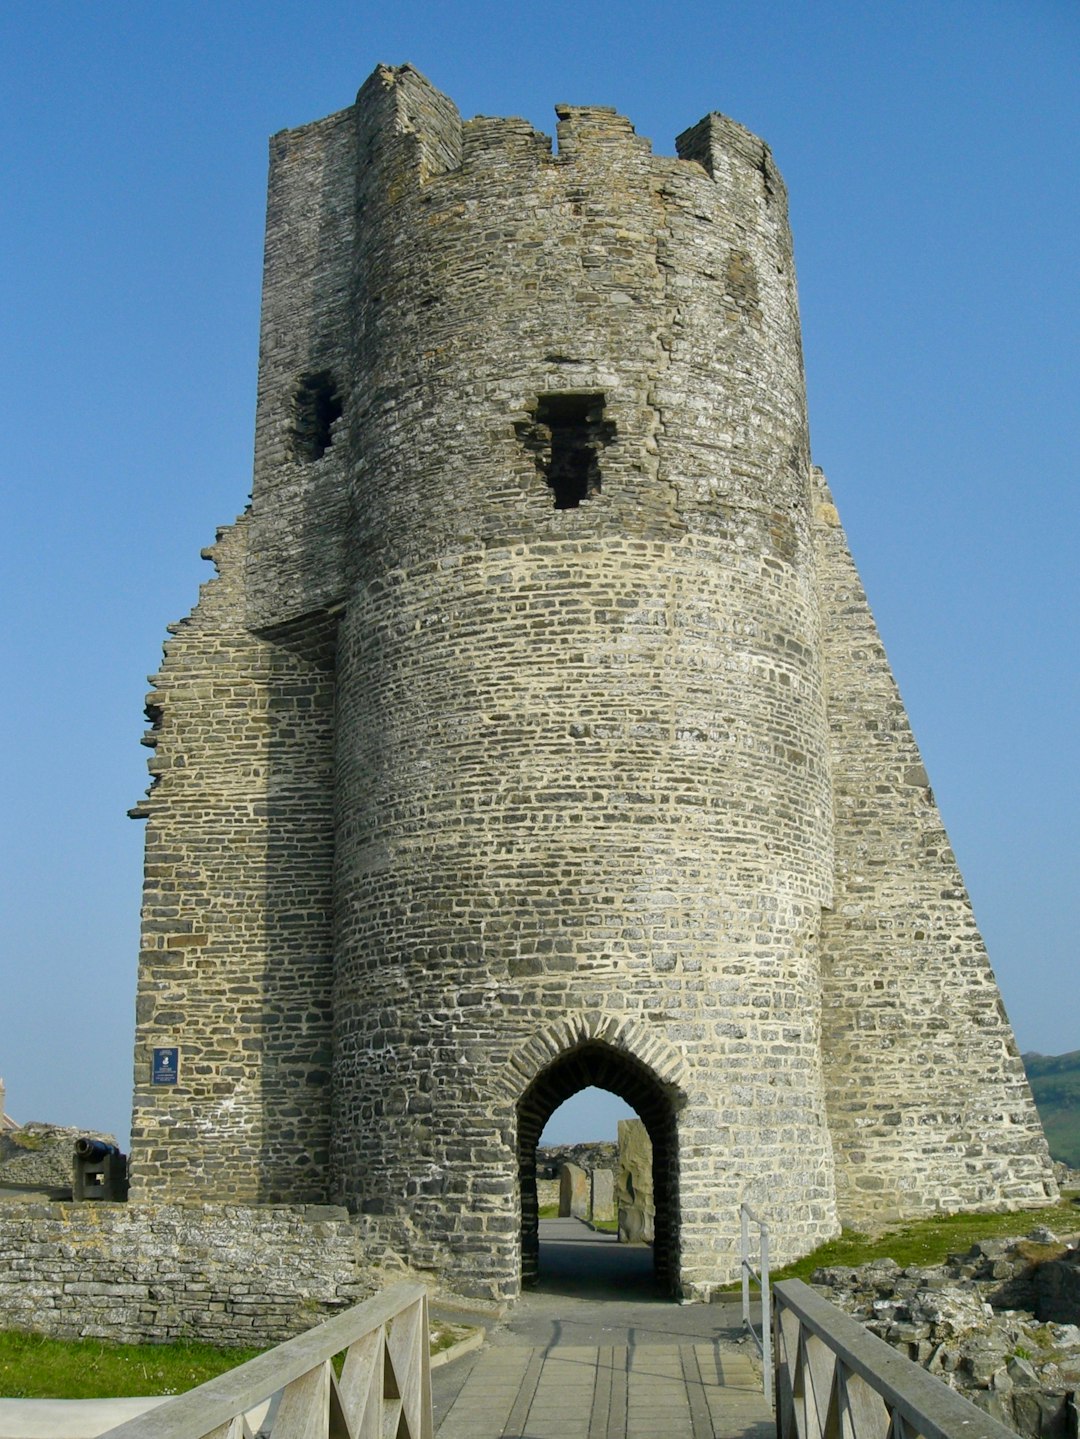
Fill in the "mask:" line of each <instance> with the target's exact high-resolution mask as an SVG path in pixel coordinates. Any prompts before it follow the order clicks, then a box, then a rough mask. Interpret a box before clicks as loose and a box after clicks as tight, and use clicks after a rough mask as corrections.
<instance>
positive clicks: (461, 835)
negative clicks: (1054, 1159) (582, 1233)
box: [132, 66, 1054, 1299]
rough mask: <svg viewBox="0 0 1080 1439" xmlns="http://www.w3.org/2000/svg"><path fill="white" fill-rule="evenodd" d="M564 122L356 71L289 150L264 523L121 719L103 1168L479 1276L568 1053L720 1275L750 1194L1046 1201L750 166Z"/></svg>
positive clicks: (776, 192) (776, 227)
mask: <svg viewBox="0 0 1080 1439" xmlns="http://www.w3.org/2000/svg"><path fill="white" fill-rule="evenodd" d="M558 117H559V124H558V149H557V153H553V149H552V146H551V142H550V140H549V139H548V138H547V137H545V136H543V135H540V134H538V133H537V132H536V131H534V130H533V129H532V128H531V127H530V126H529V125H528V124H526V123H525V122H523V121H519V120H503V119H490V118H478V119H475V120H472V121H466V122H463V121H462V119H461V117H460V116H459V115H458V113H457V111H456V109H455V107H454V106H453V104H452V102H451V101H450V100H448V99H447V98H446V97H445V96H443V95H440V94H439V93H438V92H437V91H436V90H435V89H434V88H433V87H432V86H431V85H429V84H428V82H427V81H426V80H424V78H423V77H422V76H420V75H419V74H418V73H417V72H416V71H415V70H413V69H411V68H410V67H408V66H404V67H400V68H398V69H387V68H384V67H380V68H379V69H378V70H377V71H376V72H375V74H374V75H372V77H371V78H370V79H369V80H368V82H367V83H366V84H365V85H364V87H363V89H362V90H361V92H360V94H359V96H358V97H357V101H356V103H355V105H353V106H351V107H350V108H349V109H347V110H344V111H342V112H341V113H340V114H337V115H333V116H330V117H328V118H327V119H325V120H320V121H318V122H316V123H314V124H312V125H307V126H304V127H302V128H300V129H298V130H293V131H288V132H285V133H283V134H280V135H278V136H275V137H274V139H273V140H272V142H271V173H270V192H269V205H268V215H267V239H266V270H265V284H264V305H263V322H262V336H261V348H260V369H259V394H258V412H257V421H256V455H255V482H254V492H253V499H252V504H251V508H250V511H249V512H247V513H246V514H245V515H244V516H242V517H241V519H240V520H238V521H237V523H236V524H235V525H234V526H232V527H231V528H229V529H226V530H223V531H221V532H219V536H218V540H217V543H216V544H215V545H214V546H213V547H212V549H211V551H209V552H208V553H209V554H210V556H211V557H212V558H213V560H214V562H215V565H216V567H217V577H216V578H215V579H213V580H211V581H210V582H209V583H208V584H206V585H205V586H204V587H203V590H202V592H201V595H200V599H199V603H198V605H197V606H196V608H195V610H194V611H193V613H192V614H191V616H190V617H189V618H188V619H187V620H185V621H183V622H182V623H181V624H179V625H177V626H173V627H172V628H173V637H172V639H171V640H170V641H169V642H168V644H167V646H166V654H165V659H164V662H163V664H162V667H161V670H160V672H159V674H158V675H157V676H155V679H154V683H155V685H156V688H155V690H154V692H153V693H152V694H151V695H150V697H149V701H148V714H149V715H150V718H151V720H152V722H153V729H152V731H151V732H150V734H148V735H147V737H146V738H147V741H148V743H150V744H151V746H152V747H154V750H155V754H154V759H153V761H152V763H151V770H152V772H153V774H154V785H153V787H152V789H151V792H150V794H149V796H148V798H147V800H146V801H145V802H144V803H143V804H142V805H140V806H139V807H138V808H137V811H136V812H137V813H138V814H140V815H144V816H146V817H147V819H148V827H147V852H146V883H145V894H144V910H143V947H142V953H141V960H140V978H139V995H138V1017H137V1018H138V1030H137V1040H136V1056H135V1070H136V1092H135V1122H134V1133H133V1141H132V1194H133V1197H135V1198H137V1199H141V1200H148V1199H156V1200H161V1199H165V1198H170V1197H172V1198H197V1199H216V1200H219V1201H228V1200H243V1201H245V1202H250V1201H255V1200H259V1201H278V1200H280V1201H290V1202H297V1201H301V1200H302V1201H319V1200H325V1199H327V1198H332V1199H334V1200H337V1201H340V1202H341V1203H343V1204H345V1205H346V1206H347V1207H348V1208H349V1209H350V1210H351V1211H355V1212H358V1213H361V1214H363V1215H365V1216H366V1218H367V1220H368V1223H369V1225H370V1226H371V1230H372V1232H373V1233H374V1232H376V1231H377V1233H378V1235H379V1242H380V1243H382V1244H384V1245H387V1246H390V1247H393V1248H395V1249H397V1250H398V1251H399V1252H400V1253H401V1254H402V1255H403V1256H405V1257H407V1259H408V1260H409V1262H410V1263H413V1264H416V1265H422V1266H425V1267H432V1268H435V1269H437V1270H439V1271H440V1272H442V1273H444V1274H445V1275H446V1276H447V1278H448V1280H449V1282H451V1283H453V1284H455V1285H457V1286H459V1287H460V1288H461V1289H463V1290H465V1291H466V1292H468V1293H470V1294H474V1295H476V1296H480V1297H488V1298H492V1299H499V1298H505V1297H509V1296H512V1295H513V1294H515V1293H516V1292H517V1289H518V1286H519V1284H520V1282H521V1276H522V1272H523V1268H524V1270H525V1272H526V1273H527V1272H528V1266H529V1264H530V1263H531V1262H532V1260H533V1259H534V1257H535V1233H536V1231H535V1215H536V1206H537V1190H536V1175H535V1154H534V1149H535V1142H536V1140H537V1139H538V1138H539V1134H540V1132H541V1131H542V1128H543V1124H544V1122H545V1121H546V1119H547V1117H548V1116H549V1115H550V1113H551V1112H552V1111H553V1109H554V1108H555V1107H556V1106H557V1104H558V1103H560V1102H562V1100H563V1099H565V1098H566V1097H568V1095H569V1094H570V1093H572V1092H574V1091H575V1090H577V1089H580V1088H582V1087H584V1086H586V1085H588V1084H591V1083H599V1084H601V1087H606V1088H608V1089H611V1090H613V1091H614V1092H616V1093H619V1094H621V1095H622V1097H623V1098H624V1099H626V1100H627V1102H628V1103H630V1104H631V1105H632V1106H633V1107H634V1108H635V1110H636V1112H637V1113H638V1114H639V1115H641V1117H642V1119H643V1120H644V1122H645V1124H646V1126H647V1128H648V1131H649V1134H650V1136H651V1138H652V1143H653V1148H654V1152H655V1157H656V1165H657V1175H658V1181H657V1185H656V1188H655V1191H654V1193H653V1196H652V1203H653V1205H654V1207H655V1214H654V1216H653V1221H652V1222H653V1224H654V1226H655V1254H656V1260H657V1265H658V1268H659V1269H660V1272H661V1273H662V1274H663V1275H664V1276H665V1277H666V1278H667V1279H668V1281H669V1282H670V1284H671V1285H672V1287H673V1288H677V1289H679V1290H681V1292H683V1293H684V1294H687V1295H695V1296H699V1297H706V1296H708V1294H709V1293H710V1292H711V1290H712V1289H713V1288H714V1287H715V1286H716V1285H717V1284H718V1283H722V1282H724V1281H727V1280H729V1279H731V1278H732V1277H733V1276H734V1274H735V1273H736V1269H737V1262H738V1261H737V1231H738V1223H737V1213H738V1203H739V1200H740V1199H742V1198H745V1199H747V1200H749V1201H750V1202H751V1203H753V1204H754V1205H755V1207H756V1208H757V1209H758V1210H759V1211H760V1212H761V1213H762V1215H763V1217H764V1218H765V1219H766V1220H768V1221H769V1223H770V1227H771V1230H772V1233H773V1234H774V1236H775V1240H776V1246H777V1254H776V1258H777V1260H778V1261H781V1262H782V1261H783V1260H786V1259H790V1258H794V1257H795V1256H796V1255H798V1254H800V1253H804V1252H806V1251H807V1250H808V1249H810V1248H811V1247H812V1246H813V1245H814V1244H816V1243H818V1242H819V1241H821V1240H823V1239H825V1238H826V1237H828V1236H830V1235H832V1234H833V1233H835V1232H836V1230H837V1227H838V1223H839V1219H840V1218H841V1217H844V1218H848V1219H852V1220H855V1221H858V1220H861V1219H864V1218H866V1217H868V1216H871V1217H873V1218H875V1219H881V1218H884V1217H888V1216H890V1215H894V1214H898V1215H906V1214H912V1213H915V1212H918V1211H920V1210H922V1209H928V1208H929V1209H941V1208H951V1209H963V1208H972V1207H975V1206H985V1205H997V1206H1001V1207H1005V1206H1010V1205H1011V1206H1023V1205H1026V1204H1034V1203H1038V1202H1041V1201H1042V1200H1043V1199H1044V1198H1045V1196H1046V1195H1047V1194H1049V1193H1052V1192H1053V1191H1054V1186H1053V1180H1052V1177H1051V1174H1050V1169H1049V1159H1048V1155H1047V1152H1046V1147H1045V1142H1044V1140H1043V1138H1042V1134H1041V1130H1040V1128H1039V1124H1038V1120H1037V1117H1036V1115H1035V1111H1034V1107H1033V1105H1032V1104H1031V1100H1030V1095H1029V1092H1028V1089H1027V1085H1026V1081H1025V1079H1024V1075H1023V1070H1022V1068H1021V1066H1020V1062H1019V1058H1018V1056H1017V1054H1016V1050H1015V1045H1014V1044H1013V1041H1012V1036H1011V1034H1010V1032H1009V1028H1008V1024H1007V1022H1006V1020H1005V1018H1004V1015H1003V1014H1002V1012H1001V1008H1000V1001H999V998H998V994H997V989H996V986H995V984H994V980H993V976H992V974H991V972H990V969H989V965H988V963H987V960H986V956H985V953H984V951H983V949H982V945H981V941H980V940H979V938H978V934H977V932H976V930H975V928H974V922H973V919H972V916H971V911H970V905H969V903H968V900H967V897H966V894H965V892H964V890H963V887H962V882H961V880H960V876H959V874H958V873H957V870H956V864H955V860H954V858H953V856H952V854H951V851H950V849H949V846H948V842H947V839H946V837H945V835H944V832H943V830H942V828H941V822H940V817H939V815H938V813H937V810H936V807H935V805H934V802H933V796H932V794H931V792H930V790H929V789H928V787H927V780H926V775H925V772H924V771H923V769H922V765H921V760H920V758H919V754H918V751H917V749H916V747H915V744H914V740H913V739H912V736H911V732H910V729H909V727H908V723H907V719H906V716H905V713H904V709H903V706H902V703H901V701H900V699H899V696H898V694H897V692H896V688H895V685H894V683H893V680H892V677H891V674H890V671H889V668H888V665H887V662H886V660H885V657H884V653H883V651H882V648H881V644H880V640H879V638H878V636H877V634H876V631H875V629H874V625H873V620H872V618H871V615H870V611H869V609H868V607H867V604H866V600H865V597H864V595H863V593H862V590H861V587H860V585H859V581H858V577H857V575H856V572H855V570H854V567H853V565H852V562H851V559H850V556H849V555H848V552H847V547H846V541H845V539H844V536H843V532H842V530H841V529H840V526H839V520H838V516H837V513H836V510H835V507H834V506H833V505H832V501H831V497H830V496H829V494H828V490H827V488H826V486H825V482H824V479H823V477H822V476H821V474H820V472H818V471H815V470H813V469H812V468H811V466H810V461H809V449H808V431H807V418H806V407H805V395H804V385H803V374H802V358H801V342H800V334H799V321H798V311H797V302H796V293H795V277H794V266H793V260H792V248H791V238H790V234H789V231H788V225H787V216H786V197H785V192H784V187H783V182H782V180H781V178H780V176H779V174H778V172H777V170H776V167H775V165H774V164H773V161H772V157H771V155H770V153H769V150H768V148H767V146H765V145H764V144H763V143H762V141H760V140H759V139H757V138H756V137H754V136H753V135H750V134H749V133H748V132H747V131H745V130H744V129H743V128H742V127H741V126H739V125H737V124H736V123H734V122H733V121H731V120H728V119H725V118H724V117H722V116H720V115H710V116H708V117H706V118H705V119H704V120H702V121H701V122H700V123H699V124H698V125H696V126H695V127H694V128H693V129H691V130H688V131H687V132H686V133H685V134H684V135H682V136H681V137H679V140H678V142H677V148H678V153H679V156H680V158H678V159H669V158H666V157H663V156H659V155H654V154H653V153H652V150H651V147H650V145H649V143H648V142H647V141H645V140H644V139H642V138H640V137H639V136H637V135H635V133H634V131H633V128H632V126H631V125H630V124H629V123H628V121H626V120H624V119H623V118H622V117H620V116H618V115H616V114H614V113H613V112H612V111H610V110H607V109H603V108H598V107H571V106H564V107H560V108H559V110H558ZM155 1046H176V1047H177V1048H178V1049H179V1051H180V1082H179V1083H178V1084H177V1085H175V1086H170V1087H155V1086H154V1085H153V1084H152V1083H151V1082H150V1081H151V1055H152V1051H153V1048H154V1047H155ZM332 1116H336V1117H335V1118H333V1119H332ZM635 1202H636V1201H635ZM631 1208H632V1206H631ZM627 1212H628V1214H629V1212H630V1210H629V1209H628V1211H627ZM647 1219H648V1216H647V1215H645V1214H644V1212H642V1229H643V1232H644V1228H645V1227H646V1223H647ZM718 1221H719V1222H718Z"/></svg>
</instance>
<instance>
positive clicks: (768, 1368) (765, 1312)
mask: <svg viewBox="0 0 1080 1439" xmlns="http://www.w3.org/2000/svg"><path fill="white" fill-rule="evenodd" d="M751 1224H756V1225H757V1228H758V1265H759V1267H758V1269H755V1268H754V1266H753V1263H752V1261H751V1259H750V1225H751ZM739 1268H740V1270H741V1272H742V1320H743V1328H744V1329H748V1330H749V1331H750V1333H751V1335H752V1337H753V1340H754V1343H755V1344H756V1345H757V1347H758V1353H759V1354H760V1355H761V1368H762V1375H763V1378H762V1386H763V1388H764V1390H765V1397H766V1399H771V1397H772V1391H773V1372H772V1367H773V1361H772V1318H771V1305H770V1300H769V1226H768V1225H767V1224H765V1223H764V1221H763V1220H761V1219H759V1218H758V1217H757V1215H756V1214H755V1213H754V1211H753V1210H752V1209H750V1208H749V1207H748V1206H747V1205H745V1204H740V1205H739ZM751 1283H754V1284H756V1285H757V1286H758V1288H759V1289H760V1290H761V1333H760V1334H759V1333H758V1332H757V1330H756V1329H755V1328H754V1324H753V1321H752V1319H751V1318H750V1285H751Z"/></svg>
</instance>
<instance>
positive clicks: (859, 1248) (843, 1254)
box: [772, 1196, 1080, 1279]
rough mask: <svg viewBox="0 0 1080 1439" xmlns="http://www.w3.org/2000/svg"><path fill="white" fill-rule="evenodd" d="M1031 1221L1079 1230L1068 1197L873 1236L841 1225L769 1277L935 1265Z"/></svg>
mask: <svg viewBox="0 0 1080 1439" xmlns="http://www.w3.org/2000/svg"><path fill="white" fill-rule="evenodd" d="M1037 1224H1045V1225H1046V1226H1047V1228H1048V1229H1052V1230H1053V1231H1054V1232H1055V1233H1056V1234H1076V1233H1080V1209H1078V1208H1077V1206H1076V1205H1075V1204H1074V1203H1073V1202H1072V1197H1071V1196H1070V1197H1066V1198H1064V1199H1063V1200H1062V1201H1061V1202H1060V1203H1059V1204H1051V1205H1047V1206H1046V1207H1045V1208H1043V1209H1025V1210H1021V1211H1019V1212H1014V1213H1012V1214H939V1215H934V1216H933V1217H932V1218H929V1219H919V1220H916V1221H915V1222H914V1223H913V1224H905V1225H903V1226H901V1227H898V1228H896V1229H893V1230H889V1231H888V1232H887V1233H885V1234H881V1235H878V1236H876V1237H874V1238H870V1237H868V1236H867V1235H865V1234H857V1233H855V1232H854V1231H853V1230H849V1229H845V1230H844V1231H843V1233H842V1234H841V1235H840V1237H839V1238H838V1239H830V1240H829V1242H828V1243H827V1244H822V1245H820V1246H819V1247H818V1248H817V1249H815V1250H814V1251H813V1253H811V1254H807V1255H806V1257H805V1258H803V1259H799V1260H797V1261H796V1262H795V1263H794V1264H786V1265H785V1266H784V1267H783V1268H782V1269H777V1270H774V1271H773V1273H772V1278H773V1279H809V1277H810V1275H811V1274H813V1272H814V1270H815V1269H820V1268H822V1267H823V1266H825V1265H827V1264H837V1265H856V1264H869V1263H870V1262H871V1261H872V1260H874V1259H895V1260H896V1262H897V1264H899V1265H900V1266H901V1267H902V1268H907V1267H908V1266H909V1265H931V1264H941V1263H943V1262H944V1261H945V1260H946V1259H947V1258H948V1257H949V1255H950V1254H958V1253H963V1251H964V1250H965V1249H969V1248H970V1247H971V1246H972V1244H974V1243H975V1242H976V1241H977V1240H979V1239H994V1238H996V1237H998V1236H1000V1235H1004V1234H1027V1233H1028V1232H1029V1231H1030V1230H1032V1229H1033V1228H1034V1227H1035V1226H1036V1225H1037Z"/></svg>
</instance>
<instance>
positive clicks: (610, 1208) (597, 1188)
mask: <svg viewBox="0 0 1080 1439" xmlns="http://www.w3.org/2000/svg"><path fill="white" fill-rule="evenodd" d="M589 1183H590V1197H589V1210H590V1213H589V1218H590V1219H604V1220H608V1219H614V1218H615V1176H614V1174H612V1172H611V1170H610V1169H594V1170H593V1172H592V1173H591V1174H590V1175H589Z"/></svg>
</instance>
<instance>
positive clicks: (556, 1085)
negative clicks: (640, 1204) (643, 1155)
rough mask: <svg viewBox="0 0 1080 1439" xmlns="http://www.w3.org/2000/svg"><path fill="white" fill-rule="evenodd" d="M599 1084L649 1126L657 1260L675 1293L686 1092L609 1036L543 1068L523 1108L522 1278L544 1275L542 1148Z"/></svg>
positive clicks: (520, 1118)
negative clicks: (557, 1120) (572, 1102)
mask: <svg viewBox="0 0 1080 1439" xmlns="http://www.w3.org/2000/svg"><path fill="white" fill-rule="evenodd" d="M591 1085H595V1087H596V1088H597V1089H606V1090H609V1091H610V1092H611V1093H612V1094H617V1095H618V1096H619V1097H620V1099H624V1100H625V1101H626V1103H627V1104H629V1105H630V1106H631V1108H632V1109H634V1110H636V1111H637V1114H638V1117H639V1119H641V1121H642V1123H643V1124H644V1125H645V1128H646V1129H647V1130H648V1134H649V1139H650V1140H651V1142H652V1153H653V1196H654V1202H655V1204H656V1219H655V1238H654V1241H653V1265H654V1271H655V1273H656V1277H657V1278H658V1279H659V1280H660V1281H661V1282H662V1283H663V1284H664V1286H665V1287H666V1288H667V1289H668V1290H669V1291H670V1292H671V1293H673V1294H674V1293H677V1292H678V1289H679V1144H678V1111H679V1108H680V1107H681V1105H682V1103H683V1099H684V1096H682V1095H681V1093H680V1092H679V1090H678V1089H677V1088H676V1087H675V1086H674V1085H672V1084H670V1083H669V1084H664V1083H663V1082H662V1081H661V1080H660V1079H659V1078H658V1077H657V1075H656V1074H655V1073H654V1071H653V1070H652V1069H650V1068H649V1067H648V1066H647V1065H645V1064H642V1063H641V1061H640V1060H638V1059H635V1058H634V1057H633V1056H632V1055H631V1054H628V1053H626V1052H625V1051H620V1050H619V1049H616V1048H613V1047H612V1046H611V1045H610V1044H608V1043H605V1042H604V1041H602V1040H596V1039H592V1040H586V1041H585V1042H583V1043H582V1044H580V1045H579V1046H578V1047H576V1048H574V1049H569V1050H567V1051H566V1052H564V1053H563V1054H561V1055H559V1057H558V1058H557V1059H554V1060H552V1062H551V1063H550V1064H549V1065H548V1066H547V1068H546V1069H544V1070H542V1071H541V1073H540V1074H538V1075H537V1076H536V1078H535V1079H534V1080H533V1082H532V1084H530V1085H529V1087H528V1089H526V1091H525V1093H524V1094H523V1095H522V1097H521V1100H520V1101H519V1103H518V1107H517V1119H518V1176H519V1192H520V1195H521V1277H522V1282H523V1283H525V1284H528V1283H530V1282H532V1281H533V1280H534V1279H535V1278H536V1277H537V1268H538V1259H539V1252H540V1241H539V1232H538V1227H537V1225H538V1209H537V1196H536V1146H537V1143H538V1141H539V1139H540V1136H541V1134H542V1133H543V1130H544V1126H545V1124H546V1123H547V1121H548V1120H549V1119H550V1117H551V1115H552V1114H553V1113H554V1112H555V1110H556V1109H558V1107H559V1105H560V1104H562V1103H563V1102H564V1101H565V1100H567V1099H569V1098H570V1097H571V1095H574V1094H577V1093H578V1092H579V1091H580V1090H582V1089H588V1088H589V1087H590V1086H591Z"/></svg>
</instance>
